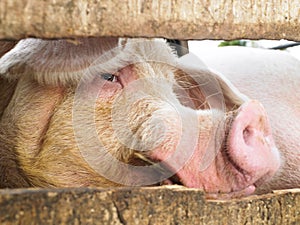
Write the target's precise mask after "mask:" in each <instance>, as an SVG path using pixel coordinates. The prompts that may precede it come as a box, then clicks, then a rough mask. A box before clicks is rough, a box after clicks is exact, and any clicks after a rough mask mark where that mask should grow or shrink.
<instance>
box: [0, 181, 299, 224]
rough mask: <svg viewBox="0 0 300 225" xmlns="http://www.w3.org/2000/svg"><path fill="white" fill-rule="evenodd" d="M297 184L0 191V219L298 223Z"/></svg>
mask: <svg viewBox="0 0 300 225" xmlns="http://www.w3.org/2000/svg"><path fill="white" fill-rule="evenodd" d="M299 208H300V189H298V190H297V189H294V190H285V191H278V192H276V193H272V194H266V195H260V196H251V197H247V198H242V199H235V200H227V201H212V200H210V201H209V200H205V198H204V195H203V193H202V192H201V191H199V190H196V189H188V188H184V187H179V186H164V187H150V188H149V187H148V188H119V189H91V188H77V189H16V190H8V189H6V190H0V224H8V225H9V224H123V225H124V224H155V225H159V224H189V225H190V224H300V211H299Z"/></svg>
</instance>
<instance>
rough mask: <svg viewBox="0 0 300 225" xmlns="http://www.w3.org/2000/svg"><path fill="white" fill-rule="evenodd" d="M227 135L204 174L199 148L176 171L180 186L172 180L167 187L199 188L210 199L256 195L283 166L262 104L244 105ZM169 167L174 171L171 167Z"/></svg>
mask: <svg viewBox="0 0 300 225" xmlns="http://www.w3.org/2000/svg"><path fill="white" fill-rule="evenodd" d="M227 132H228V137H227V138H226V141H225V147H224V146H223V148H222V149H221V150H220V151H219V152H218V154H217V155H216V157H215V159H214V161H213V162H212V163H211V165H209V166H208V167H207V168H206V169H205V170H204V171H200V163H201V159H202V157H203V149H201V148H203V146H202V147H200V146H198V147H196V150H195V152H194V153H193V155H192V156H191V158H190V159H189V160H188V161H187V162H186V164H185V165H184V166H183V167H182V168H181V169H179V170H178V171H176V175H175V176H176V180H177V182H173V180H174V179H169V180H167V181H166V182H165V183H168V184H170V183H180V184H182V185H184V186H186V187H191V188H199V189H202V190H204V191H205V192H207V193H208V197H210V198H232V197H239V196H247V195H250V194H253V193H254V192H255V189H256V186H257V185H261V184H262V183H265V182H267V181H268V180H269V179H270V178H271V177H272V176H273V175H274V174H275V172H276V171H277V170H278V168H279V166H280V157H279V153H278V150H277V148H276V147H275V144H274V141H273V138H272V135H271V131H270V126H269V123H268V119H267V116H266V114H265V111H264V109H263V107H262V106H261V104H260V103H258V102H256V101H250V102H247V103H245V104H243V105H242V106H241V107H240V108H239V109H238V112H237V116H236V117H235V118H234V119H233V122H232V124H231V126H230V128H229V130H227ZM226 136H227V135H226ZM157 158H159V155H158V156H157ZM168 167H169V168H171V169H172V165H168ZM178 181H179V182H178Z"/></svg>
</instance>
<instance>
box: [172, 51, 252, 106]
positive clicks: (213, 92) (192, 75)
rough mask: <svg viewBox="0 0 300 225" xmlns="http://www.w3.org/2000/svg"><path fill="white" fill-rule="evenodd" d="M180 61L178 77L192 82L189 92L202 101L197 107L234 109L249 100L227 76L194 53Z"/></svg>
mask: <svg viewBox="0 0 300 225" xmlns="http://www.w3.org/2000/svg"><path fill="white" fill-rule="evenodd" d="M178 62H179V63H178V71H177V72H176V73H175V76H176V79H177V80H179V81H180V82H181V80H183V81H184V82H183V83H185V82H186V83H188V84H192V88H190V91H189V94H190V96H191V98H192V99H195V98H196V99H199V103H201V105H199V103H197V104H196V108H198V109H199V108H200V109H202V108H204V109H206V108H224V107H226V110H234V109H236V108H238V107H239V106H240V105H242V104H243V103H244V102H245V101H248V100H249V98H248V97H247V96H245V95H244V94H242V93H241V92H240V91H239V90H238V89H237V88H236V87H235V86H234V85H233V84H232V83H231V82H230V81H229V80H228V79H227V78H226V77H225V76H223V75H222V74H220V73H219V72H216V71H213V70H211V69H209V68H207V67H206V65H205V64H204V63H203V62H202V61H200V60H199V59H198V58H197V57H195V56H194V55H192V54H187V55H185V56H183V57H181V58H179V60H178ZM180 82H179V84H180ZM194 102H195V101H194ZM223 103H224V104H225V105H222V104H223Z"/></svg>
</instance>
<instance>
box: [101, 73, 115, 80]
mask: <svg viewBox="0 0 300 225" xmlns="http://www.w3.org/2000/svg"><path fill="white" fill-rule="evenodd" d="M101 77H102V79H104V80H107V81H110V82H117V81H118V77H117V76H115V75H113V74H111V73H103V74H101Z"/></svg>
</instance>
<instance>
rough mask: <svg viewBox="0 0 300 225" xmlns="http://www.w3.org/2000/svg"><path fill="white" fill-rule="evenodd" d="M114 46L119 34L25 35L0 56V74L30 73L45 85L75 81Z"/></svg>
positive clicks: (9, 77)
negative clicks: (45, 37)
mask: <svg viewBox="0 0 300 225" xmlns="http://www.w3.org/2000/svg"><path fill="white" fill-rule="evenodd" d="M116 46H118V38H82V39H77V40H76V41H71V40H41V39H33V38H28V39H24V40H21V41H19V42H18V44H16V45H15V46H14V48H13V49H12V50H10V51H8V52H7V53H6V54H4V55H3V56H2V57H1V58H0V75H2V76H4V77H6V78H8V79H12V80H17V79H19V78H20V77H21V76H30V77H31V78H32V79H34V80H36V81H38V82H39V83H41V84H46V85H62V86H64V85H70V84H74V83H77V82H78V81H79V80H80V79H81V77H82V75H83V74H84V73H85V72H86V69H87V68H88V67H89V66H90V65H91V64H93V63H94V62H95V61H96V60H97V59H98V58H99V57H100V56H101V55H102V54H104V53H106V52H107V51H108V50H111V49H113V48H114V47H116Z"/></svg>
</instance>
